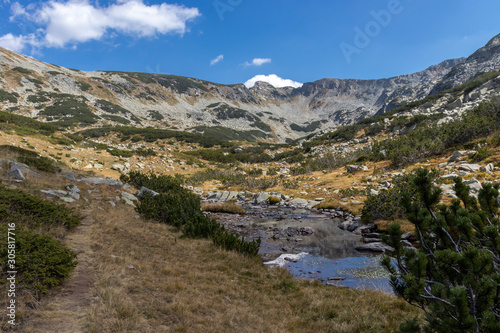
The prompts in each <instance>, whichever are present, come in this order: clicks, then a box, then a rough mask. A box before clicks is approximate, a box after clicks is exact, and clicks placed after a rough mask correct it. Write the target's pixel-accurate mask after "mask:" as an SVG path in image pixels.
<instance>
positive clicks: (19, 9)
mask: <svg viewBox="0 0 500 333" xmlns="http://www.w3.org/2000/svg"><path fill="white" fill-rule="evenodd" d="M10 10H11V12H12V16H11V17H10V18H9V20H10V21H13V20H14V19H15V18H16V17H18V16H23V15H27V14H28V13H26V10H25V9H24V7H23V6H21V5H20V4H19V2H14V3H13V4H12V5H11V6H10Z"/></svg>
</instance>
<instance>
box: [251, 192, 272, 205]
mask: <svg viewBox="0 0 500 333" xmlns="http://www.w3.org/2000/svg"><path fill="white" fill-rule="evenodd" d="M267 199H269V193H267V192H260V193H257V194H254V196H253V203H254V204H256V205H260V204H262V203H265V202H267Z"/></svg>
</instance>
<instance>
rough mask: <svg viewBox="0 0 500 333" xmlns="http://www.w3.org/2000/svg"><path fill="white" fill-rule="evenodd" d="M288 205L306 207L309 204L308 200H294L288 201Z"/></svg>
mask: <svg viewBox="0 0 500 333" xmlns="http://www.w3.org/2000/svg"><path fill="white" fill-rule="evenodd" d="M289 203H290V204H291V205H294V206H307V205H308V204H309V200H306V199H301V198H295V199H292V200H290V201H289Z"/></svg>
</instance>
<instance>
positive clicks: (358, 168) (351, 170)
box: [346, 164, 368, 173]
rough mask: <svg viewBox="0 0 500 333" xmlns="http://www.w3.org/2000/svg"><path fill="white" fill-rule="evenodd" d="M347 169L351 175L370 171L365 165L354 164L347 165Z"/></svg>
mask: <svg viewBox="0 0 500 333" xmlns="http://www.w3.org/2000/svg"><path fill="white" fill-rule="evenodd" d="M346 169H347V172H349V173H355V172H358V171H366V170H368V168H367V167H366V166H364V165H354V164H351V165H346Z"/></svg>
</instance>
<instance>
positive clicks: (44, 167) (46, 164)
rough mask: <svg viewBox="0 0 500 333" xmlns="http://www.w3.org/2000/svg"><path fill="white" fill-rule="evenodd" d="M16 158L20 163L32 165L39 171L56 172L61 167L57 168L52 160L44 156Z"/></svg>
mask: <svg viewBox="0 0 500 333" xmlns="http://www.w3.org/2000/svg"><path fill="white" fill-rule="evenodd" d="M17 160H18V161H19V162H21V163H24V164H26V165H29V166H32V167H34V168H36V169H37V170H39V171H45V172H49V173H57V172H60V171H61V168H59V167H58V166H57V165H56V163H55V162H54V161H53V160H51V159H50V158H48V157H45V156H38V157H32V156H19V157H18V158H17Z"/></svg>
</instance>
